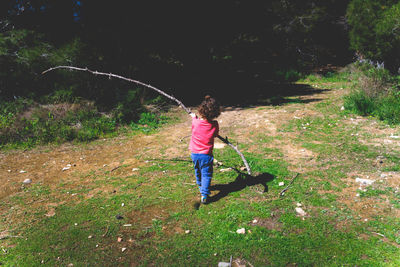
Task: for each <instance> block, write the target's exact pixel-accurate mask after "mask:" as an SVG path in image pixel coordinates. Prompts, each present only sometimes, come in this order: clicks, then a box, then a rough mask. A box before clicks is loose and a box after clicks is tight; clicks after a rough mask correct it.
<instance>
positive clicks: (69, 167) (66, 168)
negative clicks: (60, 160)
mask: <svg viewBox="0 0 400 267" xmlns="http://www.w3.org/2000/svg"><path fill="white" fill-rule="evenodd" d="M69 169H71V166H67V167H64V168H62V171H66V170H69Z"/></svg>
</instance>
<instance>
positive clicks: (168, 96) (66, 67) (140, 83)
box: [42, 66, 251, 175]
mask: <svg viewBox="0 0 400 267" xmlns="http://www.w3.org/2000/svg"><path fill="white" fill-rule="evenodd" d="M56 69H70V70H77V71H86V72H90V73H92V74H94V75H102V76H107V77H109V78H111V77H113V78H118V79H121V80H125V81H128V82H132V83H135V84H138V85H141V86H144V87H147V88H150V89H152V90H154V91H156V92H158V93H159V94H161V95H163V96H165V97H167V98H169V99H171V100H173V101H175V102H176V103H177V104H178V105H179V106H181V107H182V108H183V109H184V110H185V111H186V113H188V114H190V113H191V111H190V109H189V108H187V107H186V106H185V105H184V104H183V103H182V102H181V101H180V100H178V99H176V98H175V97H173V96H171V95H169V94H167V93H165V92H164V91H162V90H160V89H158V88H156V87H154V86H151V85H149V84H145V83H143V82H141V81H137V80H133V79H130V78H126V77H123V76H120V75H116V74H113V73H105V72H99V71H93V70H90V69H88V68H78V67H73V66H56V67H53V68H50V69H48V70H45V71H43V72H42V74H45V73H47V72H50V71H53V70H56ZM217 137H218V138H219V139H220V140H221V141H222V142H224V143H225V144H227V145H229V146H230V147H231V148H233V149H234V150H235V151H236V153H238V154H239V156H240V157H241V158H242V160H243V163H244V165H245V166H246V169H247V173H248V174H249V175H251V169H250V166H249V164H248V163H247V161H246V159H245V157H244V155H243V154H242V153H241V152H240V151H239V149H238V148H237V147H236V146H234V145H233V144H231V143H230V142H229V141H228V138H223V137H221V136H219V135H218V136H217Z"/></svg>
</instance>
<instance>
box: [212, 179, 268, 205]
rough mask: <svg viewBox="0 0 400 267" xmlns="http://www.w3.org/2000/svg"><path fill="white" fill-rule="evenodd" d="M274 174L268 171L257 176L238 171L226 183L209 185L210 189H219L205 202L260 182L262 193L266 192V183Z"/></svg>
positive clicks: (214, 200)
mask: <svg viewBox="0 0 400 267" xmlns="http://www.w3.org/2000/svg"><path fill="white" fill-rule="evenodd" d="M274 179H275V176H274V175H272V174H270V173H261V174H259V175H257V176H251V175H248V174H244V173H240V172H239V174H238V176H237V177H236V179H235V180H234V181H233V182H230V183H228V184H216V185H211V186H210V190H211V191H219V192H218V193H217V194H216V195H213V196H211V197H209V198H208V199H207V204H210V203H213V202H217V201H218V200H220V199H222V198H224V197H226V196H228V195H229V194H230V193H232V192H237V191H241V190H243V189H244V188H246V187H247V186H254V185H258V184H261V185H263V186H264V193H266V192H268V185H267V183H268V182H270V181H272V180H274Z"/></svg>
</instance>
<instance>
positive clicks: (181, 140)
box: [179, 134, 192, 142]
mask: <svg viewBox="0 0 400 267" xmlns="http://www.w3.org/2000/svg"><path fill="white" fill-rule="evenodd" d="M191 136H192V135H191V134H190V135H187V136H184V137H182V138H181V139H179V142H183V140H185V139H186V138H189V137H191Z"/></svg>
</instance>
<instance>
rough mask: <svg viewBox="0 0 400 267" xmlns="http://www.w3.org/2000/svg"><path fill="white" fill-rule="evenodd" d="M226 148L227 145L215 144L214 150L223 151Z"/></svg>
mask: <svg viewBox="0 0 400 267" xmlns="http://www.w3.org/2000/svg"><path fill="white" fill-rule="evenodd" d="M224 147H225V144H224V143H217V142H216V143H215V144H214V148H215V149H221V148H224Z"/></svg>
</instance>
